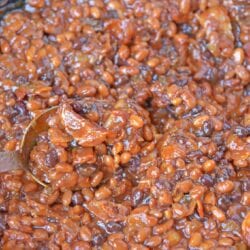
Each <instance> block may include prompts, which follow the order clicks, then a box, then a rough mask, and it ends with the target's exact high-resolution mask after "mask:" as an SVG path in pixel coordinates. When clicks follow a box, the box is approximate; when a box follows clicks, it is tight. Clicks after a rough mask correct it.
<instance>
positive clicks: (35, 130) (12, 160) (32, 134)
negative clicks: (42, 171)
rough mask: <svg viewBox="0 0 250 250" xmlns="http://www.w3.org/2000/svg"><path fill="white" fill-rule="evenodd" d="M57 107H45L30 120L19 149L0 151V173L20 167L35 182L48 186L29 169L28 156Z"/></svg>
mask: <svg viewBox="0 0 250 250" xmlns="http://www.w3.org/2000/svg"><path fill="white" fill-rule="evenodd" d="M57 108H58V106H55V107H52V108H49V109H46V110H45V111H43V112H42V113H41V114H40V115H38V116H37V117H36V118H34V119H33V120H32V121H31V122H30V124H29V125H28V127H27V129H26V131H25V132H24V136H23V138H22V141H21V145H20V151H11V152H0V173H1V172H6V171H11V170H15V169H20V168H21V169H24V170H25V171H27V172H28V173H29V174H30V175H31V176H32V177H33V179H34V180H35V181H36V182H37V183H39V184H40V185H42V186H43V187H48V185H47V184H45V183H44V182H42V181H40V180H39V179H38V178H37V177H36V176H34V175H33V174H32V173H31V171H30V169H29V158H30V152H31V150H32V148H33V147H34V146H35V144H36V138H37V137H38V135H39V134H40V133H41V132H44V131H47V130H48V129H49V126H48V123H47V119H48V117H49V116H50V115H52V114H54V113H55V112H56V110H57Z"/></svg>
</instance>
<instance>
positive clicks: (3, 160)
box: [0, 151, 23, 173]
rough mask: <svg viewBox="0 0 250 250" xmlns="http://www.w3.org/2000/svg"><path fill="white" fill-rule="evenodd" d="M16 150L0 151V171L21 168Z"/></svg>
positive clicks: (19, 155)
mask: <svg viewBox="0 0 250 250" xmlns="http://www.w3.org/2000/svg"><path fill="white" fill-rule="evenodd" d="M21 159H22V158H21V154H20V153H19V152H18V151H11V152H0V173H2V172H7V171H11V170H15V169H20V168H23V164H22V160H21Z"/></svg>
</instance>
